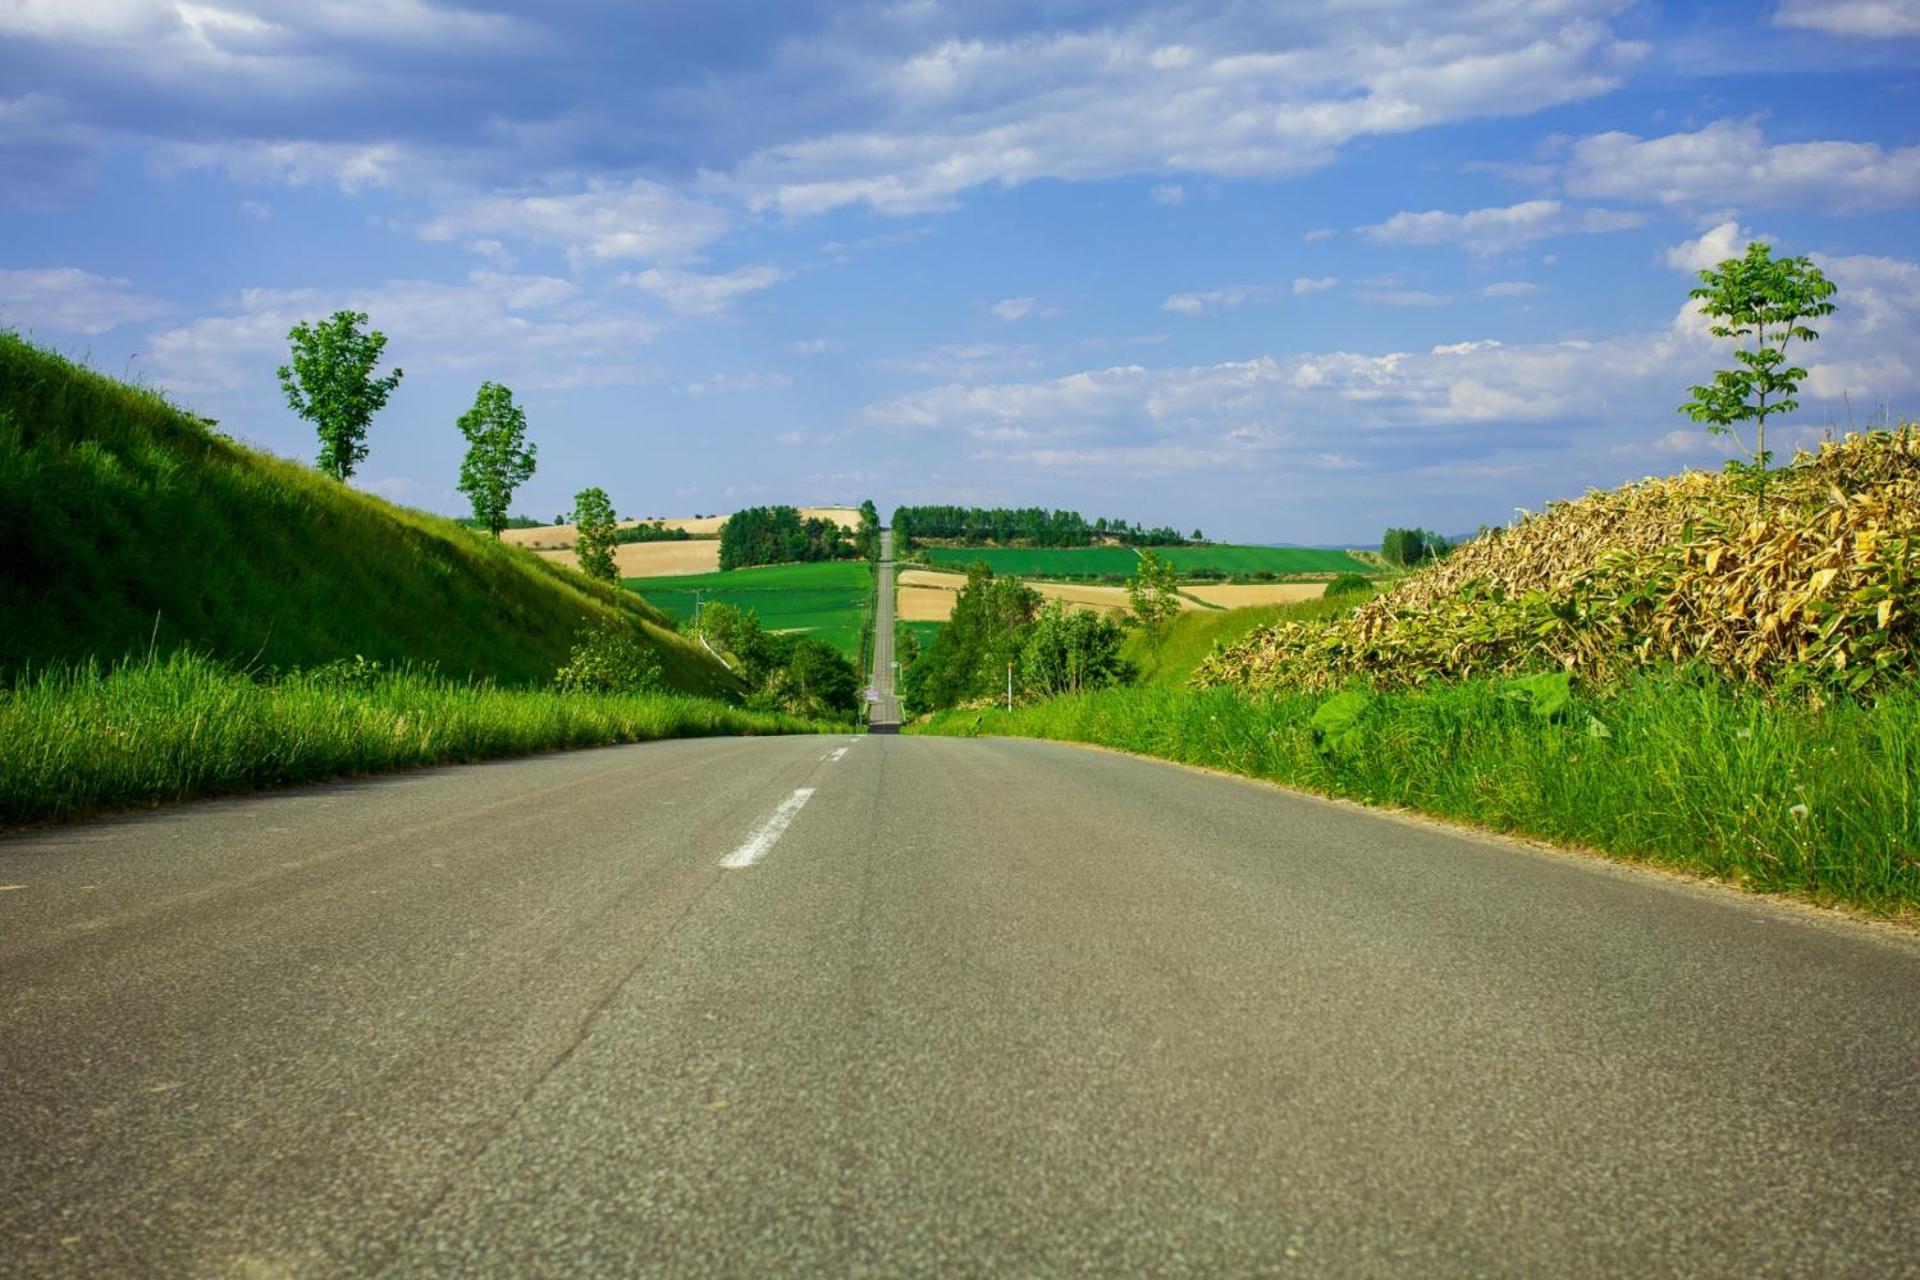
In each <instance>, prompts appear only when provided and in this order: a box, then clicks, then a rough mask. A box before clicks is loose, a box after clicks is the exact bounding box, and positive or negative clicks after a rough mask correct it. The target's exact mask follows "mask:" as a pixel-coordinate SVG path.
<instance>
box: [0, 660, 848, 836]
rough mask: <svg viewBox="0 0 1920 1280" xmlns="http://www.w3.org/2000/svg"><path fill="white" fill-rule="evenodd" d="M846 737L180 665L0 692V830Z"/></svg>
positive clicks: (418, 678) (410, 678)
mask: <svg viewBox="0 0 1920 1280" xmlns="http://www.w3.org/2000/svg"><path fill="white" fill-rule="evenodd" d="M845 730H846V726H845V725H825V724H816V723H814V722H811V721H805V720H800V719H796V718H794V717H792V716H786V715H779V714H772V713H766V712H754V711H745V710H741V709H739V708H737V707H733V706H729V705H728V704H726V703H724V702H719V701H716V700H714V699H710V698H698V697H691V696H688V695H685V694H672V693H637V694H579V693H566V694H562V693H556V692H552V691H550V690H547V689H511V688H500V687H497V686H494V685H491V684H487V683H470V682H458V681H450V680H444V679H440V678H436V677H434V676H432V675H431V674H427V673H423V672H418V671H404V670H403V671H397V672H396V671H386V670H379V669H373V668H370V667H367V666H364V665H362V666H354V667H342V666H340V665H336V666H334V667H331V668H324V669H321V670H318V671H309V672H306V673H295V674H293V675H288V676H283V677H280V678H278V679H275V680H271V681H264V680H256V679H252V678H250V677H248V676H246V675H243V674H239V673H237V672H235V671H233V670H232V669H231V668H229V667H227V666H226V665H224V664H222V663H219V662H216V661H213V660H211V659H208V658H205V657H199V656H195V655H192V654H188V653H179V654H176V655H175V656H174V657H172V658H168V659H162V660H158V661H147V662H132V663H126V664H122V665H119V666H116V667H113V668H102V667H100V666H98V665H89V666H81V667H73V668H67V669H63V670H55V671H51V672H46V673H41V674H38V675H35V676H33V677H32V678H29V679H25V680H22V681H21V682H20V683H18V684H17V685H15V686H14V687H13V688H12V689H10V690H7V689H0V827H6V826H14V825H18V824H22V823H29V822H43V821H51V820H58V819H65V818H74V817H79V816H81V815H84V814H87V813H92V812H98V811H100V810H103V809H112V808H122V807H128V806H143V805H156V804H164V803H171V802H176V801H182V800H190V799H196V798H201V797H207V796H217V795H229V794H233V793H236V792H244V791H252V790H256V789H259V788H264V787H277V786H287V785H292V784H298V783H306V782H318V781H322V780H325V779H328V778H338V777H346V776H355V775H363V774H371V773H379V772H385V771H389V770H396V769H406V768H411V767H414V766H419V765H435V764H456V763H463V762H469V761H476V760H487V759H493V758H497V757H501V756H514V755H526V754H530V753H533V752H540V751H552V750H558V749H561V748H569V747H597V746H610V745H613V744H616V743H628V742H647V741H652V740H655V739H660V738H683V737H700V736H706V735H715V734H742V735H745V734H780V733H813V732H831V731H839V732H844V731H845Z"/></svg>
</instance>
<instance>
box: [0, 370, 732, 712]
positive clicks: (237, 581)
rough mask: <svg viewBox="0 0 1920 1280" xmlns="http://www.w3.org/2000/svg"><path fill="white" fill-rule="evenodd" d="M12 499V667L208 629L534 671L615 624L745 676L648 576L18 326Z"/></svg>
mask: <svg viewBox="0 0 1920 1280" xmlns="http://www.w3.org/2000/svg"><path fill="white" fill-rule="evenodd" d="M383 429H384V428H383V426H382V424H381V423H380V422H377V421H376V422H375V424H374V427H373V433H372V437H371V440H372V445H373V451H374V456H375V457H376V458H377V457H378V456H379V454H380V449H381V439H382V432H383ZM0 512H4V513H5V514H4V521H5V523H4V525H0V538H3V539H4V545H3V546H0V560H3V562H4V567H5V573H4V576H0V619H4V620H5V622H4V625H0V684H4V683H5V682H7V681H9V680H14V679H18V678H19V677H20V675H21V673H22V672H23V671H27V670H30V669H34V668H40V667H45V666H48V665H49V664H55V663H60V662H67V661H73V660H78V659H83V658H87V657H97V658H100V659H102V660H104V661H109V662H111V661H114V660H117V659H119V658H121V657H123V656H126V655H129V654H145V653H147V652H149V651H150V647H151V648H152V649H153V650H154V651H157V652H160V653H168V652H172V651H173V650H175V649H177V648H180V647H188V648H192V649H194V650H196V651H198V652H202V653H207V654H210V655H212V656H214V657H217V658H221V659H225V660H228V661H231V662H235V663H242V664H252V665H254V666H256V667H259V668H264V669H273V668H289V667H295V666H312V665H316V664H319V663H324V662H327V661H331V660H333V659H336V658H343V657H351V656H352V655H354V654H356V653H358V654H364V655H365V656H366V657H368V658H370V659H374V660H377V661H380V662H383V663H389V664H393V663H415V664H426V665H431V666H433V667H436V668H437V669H438V670H439V671H440V672H442V673H443V674H445V675H448V676H454V677H467V676H481V677H487V678H491V679H494V680H496V681H499V682H502V683H508V684H520V685H531V684H539V683H543V682H545V681H546V680H549V679H551V678H552V675H553V672H554V669H555V668H556V667H558V666H560V665H561V664H562V663H563V662H565V661H566V660H567V654H568V650H569V648H570V647H571V644H572V641H573V637H574V633H575V632H576V630H578V629H579V628H580V627H581V626H582V625H584V624H588V623H592V624H608V623H615V624H620V625H624V626H626V627H628V628H631V629H632V630H634V631H635V632H636V633H637V634H639V635H641V636H642V637H643V638H644V640H645V642H646V643H648V644H649V645H651V646H652V647H653V648H654V649H656V650H657V651H658V652H659V654H660V657H661V662H662V665H663V667H664V669H665V671H666V675H667V679H668V681H669V682H670V683H671V684H672V685H673V686H674V687H675V688H677V689H680V690H683V691H686V692H693V693H703V694H712V695H728V694H731V693H733V692H734V691H735V690H736V688H737V684H736V682H735V681H734V680H733V678H732V677H731V676H730V675H729V674H728V673H727V672H726V671H725V669H724V668H722V667H721V666H720V665H719V664H717V663H716V662H714V661H713V660H712V659H711V658H710V657H709V656H708V655H707V654H706V653H705V652H704V651H702V650H701V649H700V648H699V647H698V646H696V645H693V644H690V643H689V642H687V641H686V640H685V639H683V638H682V637H680V636H678V635H677V634H675V633H674V632H673V631H672V629H671V620H670V619H668V618H667V617H666V615H664V614H662V613H661V612H659V611H658V610H657V609H652V608H649V607H648V606H647V605H646V604H645V603H644V602H643V601H641V600H640V599H639V598H638V597H636V596H634V595H633V594H632V593H630V592H623V591H618V590H615V589H612V588H610V587H604V586H601V585H598V584H595V583H592V582H589V581H588V580H587V579H585V578H584V577H582V576H581V575H579V574H578V573H575V572H573V571H571V570H569V569H565V568H561V567H560V566H557V565H552V564H549V563H547V562H545V561H543V560H541V559H540V558H539V557H537V556H535V555H533V554H532V553H530V552H527V551H523V550H520V549H518V548H514V547H510V546H507V545H504V544H501V543H496V542H495V541H493V540H492V539H491V538H488V537H486V536H485V535H484V534H478V533H475V532H474V531H472V530H469V529H464V528H462V527H460V525H459V524H458V523H456V522H455V521H453V520H449V519H444V518H441V517H438V516H431V515H426V514H424V513H421V512H415V511H408V510H405V509H403V508H400V507H396V506H394V505H393V504H391V503H388V502H385V501H382V500H381V499H379V498H376V497H373V496H371V495H369V494H364V493H360V492H358V491H356V490H354V489H351V488H348V487H346V486H344V485H341V484H338V483H336V482H335V481H333V480H331V479H329V478H327V477H326V476H323V475H321V474H320V473H319V472H317V471H314V470H313V469H312V468H310V467H305V466H300V465H297V464H295V463H292V462H287V461H285V460H282V459H279V458H274V457H271V456H269V455H267V454H263V453H259V452H256V451H254V450H251V449H247V448H244V447H242V446H240V445H238V444H235V443H234V442H232V441H230V440H228V439H226V438H225V437H223V436H221V435H218V434H216V433H214V432H210V431H208V430H207V429H206V428H205V427H204V426H203V425H201V424H200V423H199V422H198V421H197V420H196V419H194V418H192V417H191V416H189V415H188V414H186V413H183V412H181V411H180V410H179V409H177V408H175V407H174V406H172V405H170V404H169V403H168V402H167V401H166V400H165V399H164V398H162V397H161V396H160V395H158V394H156V393H154V392H152V391H148V390H144V389H141V388H137V387H130V386H127V385H125V384H124V383H120V382H116V381H114V380H113V379H111V378H107V377H104V376H102V375H100V374H97V373H94V372H92V371H90V370H87V369H83V368H81V367H79V366H77V365H75V364H72V363H70V362H69V361H67V360H64V359H62V358H61V357H59V356H56V355H53V354H50V353H48V352H45V351H42V350H40V349H38V348H36V347H34V346H32V345H31V344H29V343H27V342H25V341H23V340H21V339H20V338H18V337H16V336H14V335H11V334H6V333H0Z"/></svg>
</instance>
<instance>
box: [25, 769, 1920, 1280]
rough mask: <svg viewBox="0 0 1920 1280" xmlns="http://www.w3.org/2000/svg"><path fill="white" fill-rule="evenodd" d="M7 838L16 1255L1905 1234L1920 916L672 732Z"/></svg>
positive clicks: (1533, 1262)
mask: <svg viewBox="0 0 1920 1280" xmlns="http://www.w3.org/2000/svg"><path fill="white" fill-rule="evenodd" d="M0 886H6V888H5V889H4V890H0V1080H4V1084H5V1087H4V1089H3V1090H0V1272H4V1273H5V1274H7V1275H10V1276H11V1275H72V1276H103V1275H114V1276H120V1275H127V1276H132V1275H142V1276H145V1275H195V1276H199V1275H206V1276H223V1275H234V1276H278V1275H312V1276H341V1275H344V1276H356V1275H379V1274H386V1275H395V1276H422V1275H446V1276H592V1275H606V1276H623V1275H633V1274H678V1275H744V1276H768V1275H784V1274H795V1273H801V1272H810V1273H814V1274H822V1275H834V1276H843V1275H941V1276H946V1275H963V1276H964V1275H981V1276H988V1275H991V1276H1001V1275H1049V1274H1055V1275H1057V1274H1067V1273H1072V1274H1076V1275H1081V1274H1092V1275H1101V1276H1120V1275H1145V1274H1163V1275H1178V1274H1192V1275H1252V1274H1281V1275H1309V1276H1408V1275H1418V1276H1452V1275H1461V1276H1466V1275H1486V1276H1589V1275H1595V1276H1598V1275H1611V1276H1636V1277H1638V1276H1660V1275H1688V1276H1738V1277H1750V1276H1765V1275H1779V1276H1820V1277H1829V1276H1875V1277H1884V1276H1899V1275H1903V1274H1904V1275H1912V1274H1915V1273H1916V1270H1920V1253H1917V1252H1916V1249H1915V1246H1916V1242H1917V1241H1920V1138H1917V1137H1916V1135H1920V1001H1916V999H1915V994H1916V992H1920V946H1916V945H1915V943H1914V942H1913V941H1912V940H1911V939H1910V938H1908V937H1905V936H1903V935H1899V934H1894V933H1891V932H1889V931H1886V930H1879V929H1875V928H1871V927H1866V926H1861V925H1857V924H1850V923H1847V922H1844V921H1834V920H1829V919H1826V918H1821V917H1816V916H1815V915H1813V914H1812V913H1809V912H1804V911H1798V910H1794V909H1791V908H1786V907H1781V906H1778V905H1775V904H1769V903H1765V902H1759V901H1753V900H1747V899H1742V898H1739V897H1736V896H1734V895H1732V894H1730V893H1725V892H1721V891H1717V890H1712V889H1707V888H1700V887H1694V886H1689V885H1684V884H1680V883H1677V882H1671V881H1668V880H1665V879H1662V878H1659V877H1656V876H1653V875H1649V874H1644V873H1636V872H1630V871H1626V870H1622V869H1619V868H1616V867H1613V866H1611V865H1609V864H1605V863H1601V862H1598V861H1594V860H1589V859H1584V858H1578V857H1572V856H1559V855H1552V854H1544V853H1539V852H1534V851H1530V850H1526V849H1521V848H1517V847H1513V846H1509V845H1505V844H1502V843H1497V842H1493V841H1489V840H1481V839H1477V838H1473V837H1469V836H1465V835H1461V834H1456V833H1452V832H1449V831H1445V830H1441V829H1439V828H1435V827H1429V826H1423V825H1417V824H1412V823H1408V822H1403V821H1396V820H1393V819H1389V818H1383V817H1380V816H1376V815H1371V814H1367V813H1364V812H1361V811H1357V810H1354V809H1351V808H1347V807H1343V806H1336V805H1332V804H1329V803H1324V802H1320V801H1315V800H1311V799H1306V798H1301V797H1297V796H1293V795H1289V794H1286V793H1283V792H1280V791H1277V790H1273V789H1269V788H1264V787H1260V786H1257V785H1254V784H1250V783H1242V782H1238V781H1235V780H1232V779H1226V778H1218V777H1212V776H1206V775H1200V774H1196V773H1193V772H1190V771H1186V770H1182V769H1178V768H1175V767H1173V766H1168V765H1161V764H1155V763H1152V762H1147V761H1140V760H1133V759H1128V758H1123V757H1119V756H1114V755H1109V754H1104V753H1098V752H1091V751H1083V750H1078V749H1075V748H1072V747H1066V746H1058V745H1050V744H1041V743H1021V742H993V741H954V740H933V739H925V738H916V737H904V738H903V737H883V736H867V735H859V736H854V737H842V738H788V739H758V740H744V739H740V740H725V739H722V740H702V741H689V742H671V743H660V744H654V745H648V746H639V747H625V748H614V749H609V750H601V751H590V752H578V753H572V754H564V755H550V756H544V757H538V758H534V759H529V760H522V761H516V762H507V763H498V764H487V765H477V766H471V767H466V768H457V769H441V770H431V771H424V772H419V773H413V774H407V775H402V776H396V777H391V778H385V779H378V780H372V781H360V782H351V783H343V784H337V785H332V786H325V787H317V788H311V789H304V790H299V791H291V792H284V793H280V794H274V795H267V796H261V797H257V798H249V799H243V800H232V801H221V802H215V803H208V804H197V805H190V806H184V807H181V808H177V809H172V810H169V811H164V812H158V813H152V814H145V815H140V816H134V817H125V818H115V819H110V820H105V821H97V822H90V823H85V824H80V825H75V826H70V827H63V828H57V829H50V830H46V831H41V832H28V833H22V834H15V835H13V836H10V837H7V838H5V839H0Z"/></svg>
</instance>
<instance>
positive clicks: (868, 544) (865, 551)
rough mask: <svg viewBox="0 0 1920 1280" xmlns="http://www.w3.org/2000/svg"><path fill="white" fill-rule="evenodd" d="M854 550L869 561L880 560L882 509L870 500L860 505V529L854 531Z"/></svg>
mask: <svg viewBox="0 0 1920 1280" xmlns="http://www.w3.org/2000/svg"><path fill="white" fill-rule="evenodd" d="M853 549H854V551H855V553H856V554H858V555H859V556H861V557H862V558H864V559H867V560H878V559H879V558H880V509H879V508H878V507H876V506H874V505H873V499H872V498H868V499H867V500H866V501H865V502H863V503H861V504H860V527H859V528H858V529H856V530H854V534H853Z"/></svg>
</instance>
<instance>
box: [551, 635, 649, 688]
mask: <svg viewBox="0 0 1920 1280" xmlns="http://www.w3.org/2000/svg"><path fill="white" fill-rule="evenodd" d="M553 683H554V687H555V688H556V689H558V690H559V691H560V692H561V693H648V692H651V691H653V690H655V689H659V688H660V687H661V686H662V684H663V683H664V680H663V678H662V674H661V670H660V657H659V655H658V654H656V653H655V652H654V651H653V650H652V649H649V648H647V647H646V646H645V645H643V644H641V643H640V642H639V641H638V640H636V639H634V637H633V635H632V634H631V633H630V632H627V631H623V630H621V629H620V628H618V627H590V628H583V629H582V630H581V631H580V632H579V633H578V634H577V635H576V636H575V638H574V643H573V654H572V657H571V658H569V660H568V661H567V664H566V665H565V666H564V667H561V668H560V669H559V670H558V671H556V672H554V673H553Z"/></svg>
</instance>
